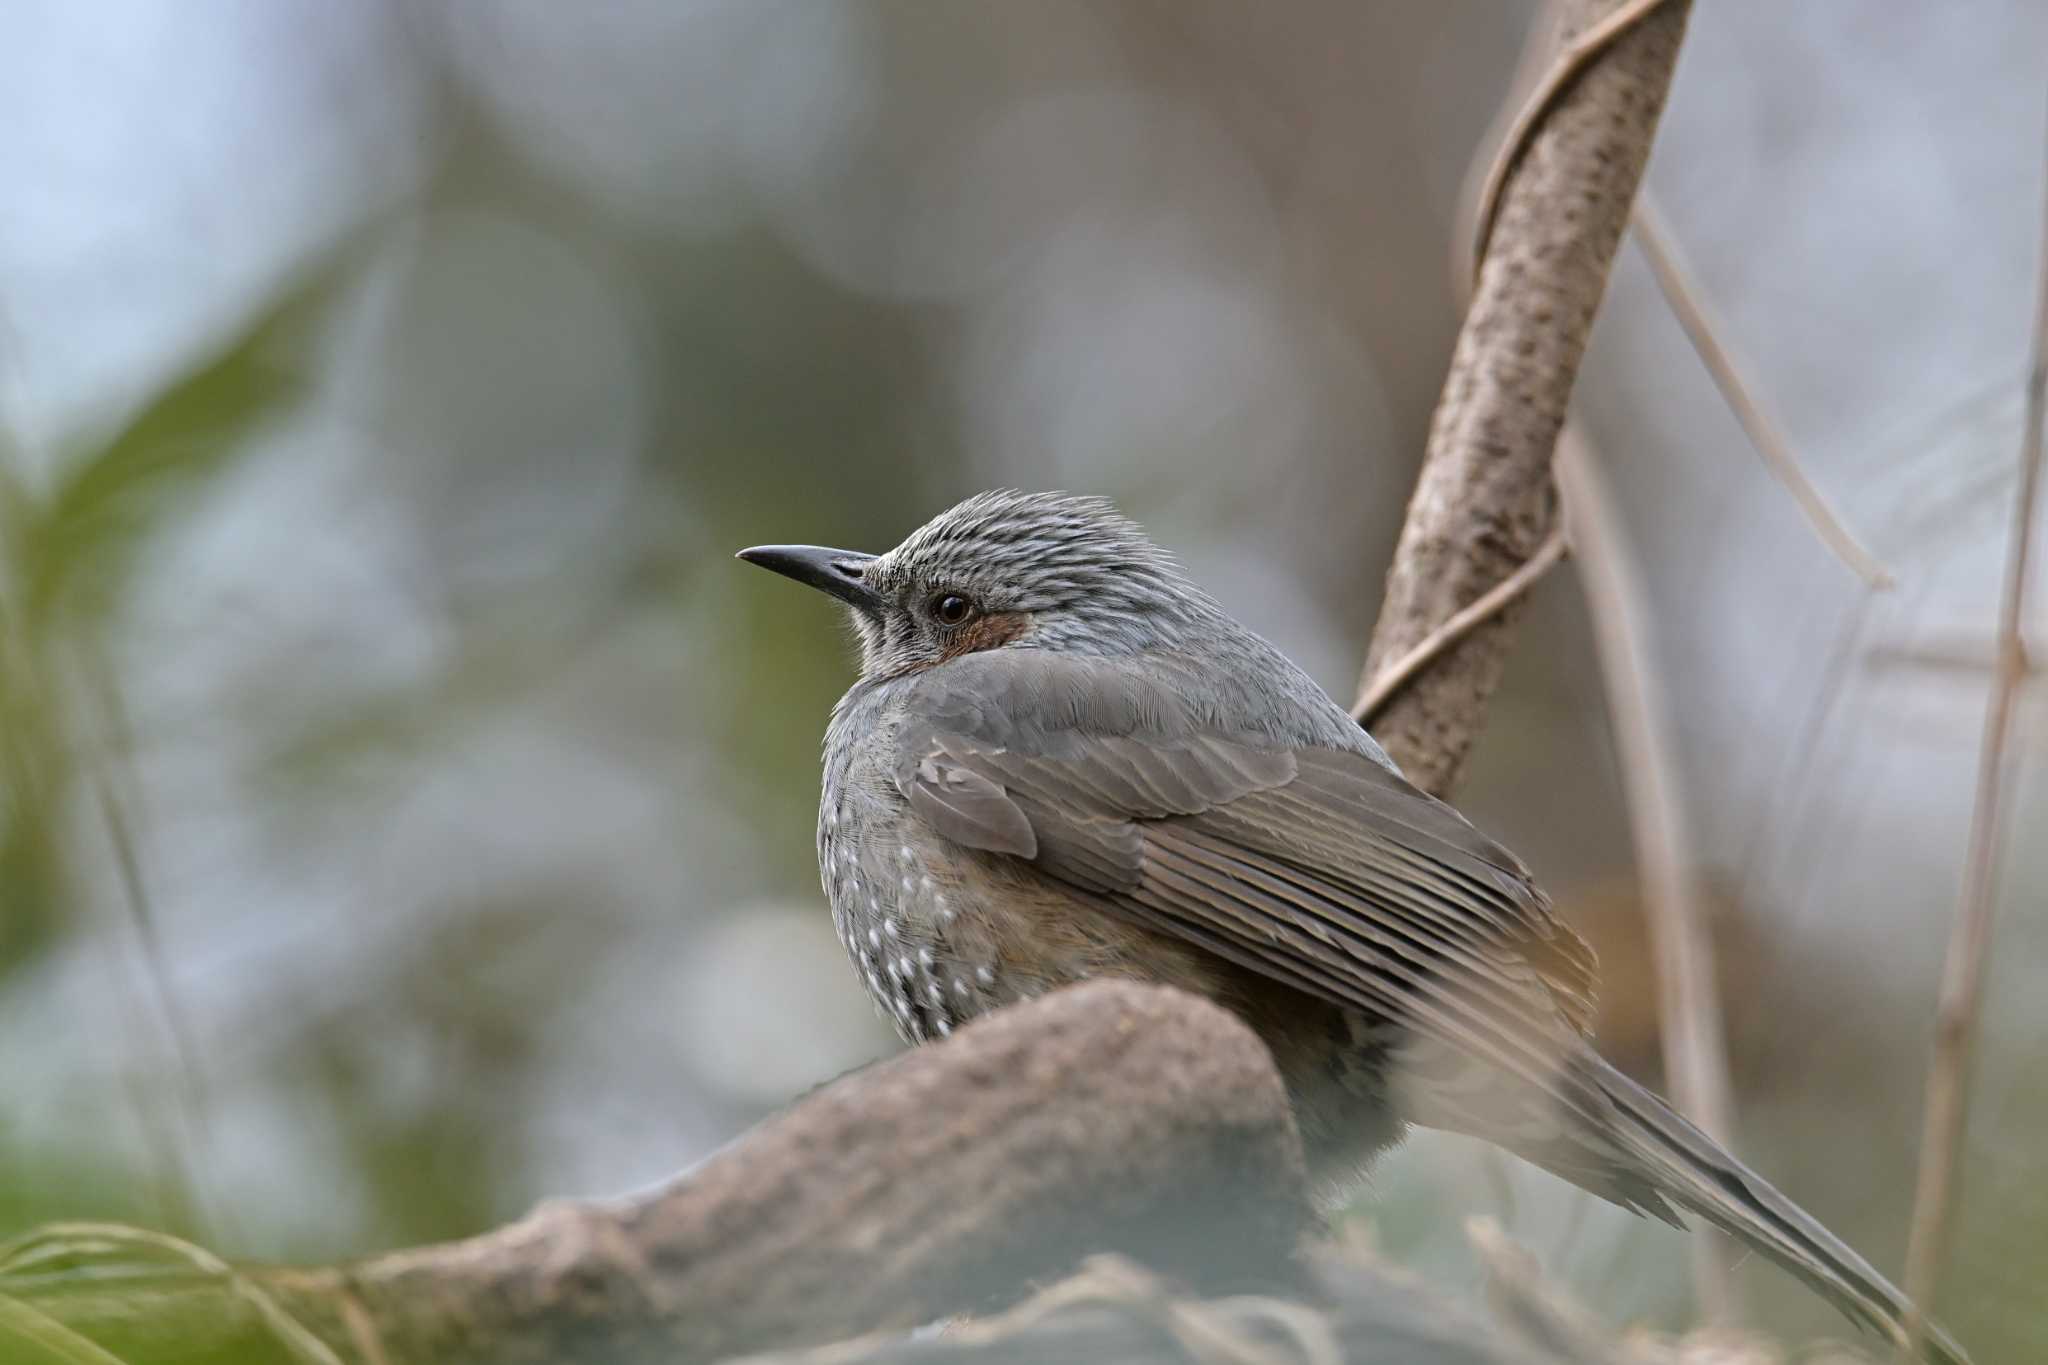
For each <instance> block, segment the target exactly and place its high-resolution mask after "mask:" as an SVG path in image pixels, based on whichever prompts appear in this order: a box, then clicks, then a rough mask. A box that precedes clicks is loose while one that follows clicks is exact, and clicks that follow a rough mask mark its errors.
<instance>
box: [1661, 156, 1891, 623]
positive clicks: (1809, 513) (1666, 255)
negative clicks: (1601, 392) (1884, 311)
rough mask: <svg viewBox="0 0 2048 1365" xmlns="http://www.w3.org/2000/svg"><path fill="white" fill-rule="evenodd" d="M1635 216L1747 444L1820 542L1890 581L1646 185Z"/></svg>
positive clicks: (1668, 297) (1855, 566)
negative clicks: (1740, 353)
mask: <svg viewBox="0 0 2048 1365" xmlns="http://www.w3.org/2000/svg"><path fill="white" fill-rule="evenodd" d="M1633 221H1634V226H1635V232H1636V245H1637V246H1639V247H1641V248H1642V250H1643V259H1645V260H1646V261H1648V262H1649V263H1650V273H1651V274H1652V275H1654V276H1656V278H1657V288H1658V289H1659V290H1661V291H1662V292H1663V295H1664V301H1665V302H1666V303H1667V304H1669V305H1670V306H1671V312H1672V314H1673V315H1674V316H1675V317H1677V319H1678V325H1679V326H1680V327H1682V328H1684V329H1685V335H1686V339H1687V340H1689V341H1691V342H1692V348H1693V351H1694V352H1695V353H1696V354H1697V355H1698V356H1699V358H1700V363H1702V364H1703V365H1705V366H1706V367H1707V373H1708V374H1710V375H1712V376H1713V379H1714V387H1716V388H1718V389H1719V390H1720V391H1721V397H1722V399H1723V400H1724V401H1725V402H1726V403H1727V404H1728V408H1729V411H1731V412H1733V413H1734V414H1735V420H1736V421H1737V422H1739V423H1741V425H1742V430H1743V432H1744V434H1746V435H1747V436H1748V437H1749V441H1750V444H1751V445H1753V446H1755V447H1756V453H1757V454H1758V455H1760V456H1762V457H1763V461H1764V465H1765V466H1766V467H1767V468H1768V469H1769V470H1770V471H1771V473H1772V474H1774V475H1776V476H1777V479H1778V482H1779V483H1781V484H1783V485H1784V486H1785V490H1786V491H1787V492H1789V493H1790V494H1791V495H1792V500H1793V501H1794V502H1796V503H1798V504H1799V510H1800V511H1801V512H1803V513H1805V514H1806V521H1807V524H1808V525H1809V526H1811V527H1812V528H1813V533H1814V534H1815V535H1817V536H1819V537H1820V539H1821V543H1822V544H1824V545H1826V546H1827V547H1828V548H1829V549H1830V550H1832V551H1834V553H1835V557H1836V558H1838V559H1840V560H1841V561H1842V562H1843V563H1844V564H1846V565H1848V566H1849V569H1850V571H1851V572H1852V573H1854V574H1855V575H1856V576H1857V577H1859V578H1861V579H1862V580H1863V582H1864V585H1865V586H1866V587H1870V588H1889V587H1891V586H1892V576H1891V573H1890V571H1888V570H1887V569H1886V568H1885V567H1884V565H1883V564H1882V563H1880V562H1879V561H1878V558H1877V556H1876V555H1874V554H1872V553H1871V552H1870V551H1869V550H1868V549H1866V548H1865V547H1864V545H1863V543H1862V542H1861V541H1859V540H1858V539H1857V538H1856V536H1855V534H1854V533H1853V532H1851V531H1850V530H1849V528H1848V527H1846V526H1844V525H1843V524H1842V519H1841V517H1840V516H1839V515H1838V514H1837V513H1836V512H1835V509H1834V508H1833V507H1832V506H1831V505H1830V504H1829V503H1828V500H1827V498H1826V497H1825V496H1823V495H1822V493H1821V491H1820V490H1819V489H1818V488H1816V487H1814V484H1813V480H1811V479H1809V478H1807V477H1806V471H1805V470H1804V469H1803V468H1801V467H1800V464H1799V457H1798V455H1796V454H1795V453H1793V450H1792V443H1791V442H1790V441H1788V440H1786V439H1785V434H1784V430H1783V429H1782V428H1781V427H1780V426H1779V425H1778V423H1777V422H1776V421H1774V420H1773V419H1772V418H1771V416H1770V414H1769V413H1767V412H1765V411H1764V407H1763V404H1762V402H1761V401H1760V400H1759V399H1758V398H1757V397H1756V389H1755V386H1754V385H1752V384H1750V382H1749V381H1748V380H1747V379H1746V378H1745V377H1744V376H1743V372H1742V366H1741V363H1740V362H1739V361H1738V360H1737V359H1736V357H1735V354H1734V352H1733V351H1732V350H1730V348H1729V347H1728V345H1727V344H1726V343H1725V342H1723V341H1722V340H1721V337H1722V335H1723V334H1724V333H1725V332H1726V328H1724V327H1722V326H1721V324H1720V322H1719V320H1718V319H1716V318H1715V317H1714V316H1713V314H1712V313H1711V312H1710V311H1709V310H1708V307H1707V303H1706V301H1705V299H1704V298H1703V297H1702V296H1701V294H1700V291H1699V289H1698V287H1697V286H1696V285H1695V284H1694V283H1693V279H1692V273H1691V272H1690V271H1689V270H1687V269H1686V265H1685V258H1684V256H1683V255H1681V254H1680V253H1679V250H1678V243H1677V241H1676V240H1674V239H1673V237H1672V235H1671V229H1670V228H1669V227H1668V226H1667V225H1666V224H1665V222H1664V215H1663V214H1662V213H1660V212H1659V211H1658V209H1657V201H1656V200H1655V199H1654V198H1652V197H1651V195H1650V193H1649V191H1648V190H1645V191H1644V192H1643V193H1642V195H1641V196H1640V197H1639V198H1637V200H1636V207H1635V216H1634V220H1633Z"/></svg>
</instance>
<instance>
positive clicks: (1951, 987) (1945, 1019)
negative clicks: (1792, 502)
mask: <svg viewBox="0 0 2048 1365" xmlns="http://www.w3.org/2000/svg"><path fill="white" fill-rule="evenodd" d="M2036 270H2037V272H2038V274H2039V276H2040V278H2039V281H2038V283H2037V286H2036V287H2037V289H2038V290H2039V296H2038V298H2037V300H2036V304H2035V316H2034V340H2033V360H2032V365H2031V367H2030V368H2029V370H2028V372H2027V415H2026V423H2025V426H2024V428H2023V429H2022V432H2021V436H2020V477H2019V492H2018V495H2017V497H2016V498H2015V499H2014V501H2013V510H2012V540H2011V543H2010V544H2009V545H2008V546H2007V547H2006V561H2005V584H2004V587H2003V589H2002V591H2001V596H2000V600H1999V611H1998V661H1997V665H1996V668H1995V670H1994V672H1993V675H1992V679H1991V698H1990V701H1989V702H1988V703H1987V704H1986V706H1985V708H1984V737H1983V742H1982V745H1981V746H1980V748H1979V750H1978V754H1977V790H1976V796H1975V801H1974V808H1973V810H1972V812H1971V815H1970V839H1969V847H1968V852H1967V853H1966V854H1965V857H1964V862H1963V885H1962V890H1961V893H1960V895H1959V897H1958V900H1957V904H1956V918H1955V924H1954V926H1953V927H1952V929H1951V930H1950V934H1949V941H1948V961H1947V964H1946V965H1945V966H1944V967H1943V969H1942V979H1941V1003H1940V1005H1939V1006H1938V1007H1937V1014H1936V1017H1935V1025H1934V1062H1933V1065H1932V1067H1931V1068H1930V1070H1929V1072H1928V1076H1927V1118H1926V1126H1925V1128H1924V1129H1923V1130H1922V1133H1921V1138H1920V1175H1919V1180H1918V1182H1917V1185H1916V1188H1915V1190H1914V1193H1913V1225H1912V1232H1911V1234H1910V1236H1909V1237H1908V1239H1907V1242H1906V1297H1907V1298H1908V1299H1909V1300H1910V1301H1911V1303H1910V1307H1909V1310H1908V1313H1907V1318H1906V1336H1907V1344H1906V1346H1905V1348H1904V1353H1903V1355H1902V1358H1909V1357H1911V1356H1912V1355H1914V1354H1917V1352H1918V1350H1919V1347H1920V1344H1921V1342H1922V1340H1923V1339H1924V1338H1925V1335H1926V1329H1927V1317H1926V1310H1927V1308H1928V1306H1929V1305H1930V1304H1931V1302H1932V1301H1933V1298H1934V1292H1935V1288H1936V1285H1937V1283H1938V1281H1939V1280H1940V1277H1941V1263H1942V1259H1943V1257H1944V1256H1945V1255H1946V1253H1947V1249H1948V1235H1949V1223H1950V1212H1951V1206H1952V1204H1953V1202H1954V1196H1955V1177H1956V1156H1957V1153H1958V1151H1959V1150H1960V1148H1961V1147H1962V1141H1963V1124H1964V1118H1965V1109H1966V1107H1967V1102H1968V1098H1969V1086H1970V1056H1971V1051H1972V1049H1973V1048H1974V1047H1975V1046H1976V1042H1977V1023H1978V1018H1979V1015H1980V1014H1981V1012H1982V1006H1983V996H1984V962H1985V959H1986V957H1987V956H1988V955H1989V953H1990V950H1991V914H1992V909H1993V905H1994V902H1995V900H1996V895H1997V889H1998V862H1999V845H2000V843H2001V842H2002V836H2003V833H2004V822H2003V818H2002V817H2003V810H2002V806H2003V800H2004V796H2005V788H2006V780H2007V769H2008V764H2007V762H2006V758H2007V748H2008V738H2009V732H2010V730H2011V728H2012V713H2013V702H2014V699H2015V698H2016V697H2017V695H2018V693H2019V688H2020V683H2021V680H2022V679H2024V678H2025V677H2026V673H2027V660H2026V653H2025V650H2024V649H2023V647H2022V646H2021V642H2020V623H2021V621H2022V620H2024V619H2025V613H2026V596H2027V564H2028V557H2029V550H2030V547H2031V545H2032V542H2033V538H2034V513H2035V503H2036V502H2037V501H2038V500H2039V494H2040V488H2041V450H2042V426H2043V423H2044V420H2048V411H2044V409H2048V220H2044V225H2043V237H2042V247H2041V259H2040V262H2039V263H2038V264H2037V266H2036Z"/></svg>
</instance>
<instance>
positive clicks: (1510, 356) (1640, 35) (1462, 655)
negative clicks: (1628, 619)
mask: <svg viewBox="0 0 2048 1365" xmlns="http://www.w3.org/2000/svg"><path fill="white" fill-rule="evenodd" d="M1618 8H1620V6H1617V5H1616V4H1615V3H1614V2H1613V0H1576V3H1574V4H1573V5H1572V7H1571V11H1570V14H1569V16H1568V19H1567V28H1566V31H1567V33H1568V34H1575V33H1579V32H1582V31H1584V30H1586V29H1587V28H1589V27H1590V26H1592V25H1594V24H1596V23H1597V22H1599V21H1600V20H1601V19H1603V18H1605V17H1606V16H1607V15H1608V14H1609V13H1611V12H1612V11H1614V10H1616V9H1618ZM1689 9H1690V4H1689V0H1667V2H1666V3H1664V4H1662V5H1660V6H1658V7H1657V8H1656V9H1655V10H1654V11H1653V12H1651V13H1649V14H1647V15H1646V17H1644V18H1643V19H1642V20H1641V21H1640V22H1638V23H1636V24H1635V25H1633V26H1632V27H1631V28H1629V29H1628V30H1627V31H1626V32H1624V33H1622V34H1621V36H1619V37H1618V38H1616V39H1615V41H1614V42H1613V44H1612V45H1611V46H1609V47H1608V48H1606V49H1605V50H1604V51H1603V52H1601V53H1600V54H1599V55H1598V56H1596V57H1593V58H1592V59H1591V60H1590V62H1589V63H1588V65H1587V66H1586V67H1585V69H1584V70H1583V71H1582V72H1581V73H1580V74H1579V75H1578V76H1577V77H1576V78H1575V79H1574V80H1573V81H1572V83H1571V84H1570V85H1569V86H1568V87H1566V88H1565V89H1564V90H1563V91H1562V92H1561V93H1560V94H1559V95H1558V96H1557V97H1556V98H1555V99H1554V100H1553V102H1552V103H1551V106H1550V108H1549V109H1548V112H1547V113H1546V114H1545V116H1544V117H1543V118H1542V120H1541V122H1540V124H1539V125H1538V126H1537V128H1536V131H1535V132H1534V133H1533V135H1531V136H1530V138H1529V139H1528V142H1527V145H1526V150H1524V151H1523V152H1522V153H1521V157H1520V161H1519V163H1518V164H1517V166H1516V168H1515V169H1514V171H1513V172H1512V173H1511V174H1510V175H1509V176H1508V178H1507V179H1506V181H1505V182H1504V184H1503V187H1502V189H1501V191H1500V194H1499V197H1498V200H1497V208H1496V210H1495V211H1494V213H1493V214H1492V217H1491V229H1490V234H1489V237H1488V240H1487V246H1486V252H1485V256H1484V259H1483V261H1482V263H1481V266H1480V269H1479V278H1478V282H1477V284H1476V286H1475V288H1474V290H1473V294H1472V301H1471V305H1470V308H1469V309H1468V311H1467V312H1466V315H1465V324H1464V327H1463V329H1462V330H1461V331H1460V332H1459V334H1458V342H1457V346H1456V348H1455V349H1454V350H1453V352H1452V355H1451V369H1450V375H1449V377H1448V378H1447V379H1446V380H1445V383H1444V392H1443V397H1442V399H1441V400H1440V401H1439V403H1438V405H1437V410H1436V416H1435V419H1434V420H1433V422H1432V424H1431V427H1430V435H1429V449H1428V451H1427V453H1426V454H1425V455H1424V457H1423V465H1422V474H1421V477H1420V479H1419V481H1418V482H1417V485H1416V489H1415V496H1414V498H1413V500H1412V501H1411V502H1410V503H1409V506H1408V517H1407V521H1406V523H1405V525H1404V526H1403V527H1402V530H1401V540H1400V544H1399V546H1398V547H1397V549H1396V550H1395V552H1394V564H1393V568H1392V569H1391V571H1390V572H1389V574H1388V577H1387V592H1386V599H1385V601H1384V602H1383V603H1382V605H1381V607H1380V617H1379V624H1378V627H1377V628H1376V629H1375V631H1374V633H1373V640H1372V648H1371V650H1370V652H1369V654H1368V656H1367V659H1366V666H1365V672H1364V676H1363V680H1362V682H1361V684H1360V691H1361V693H1363V692H1365V691H1367V690H1368V689H1370V687H1371V683H1372V680H1373V679H1374V678H1375V677H1377V676H1378V674H1379V672H1380V670H1381V669H1383V668H1385V667H1386V666H1387V665H1388V664H1389V663H1390V662H1391V661H1393V660H1395V659H1398V658H1400V657H1401V656H1402V655H1404V654H1406V653H1407V652H1408V651H1409V650H1410V649H1412V648H1414V647H1415V646H1416V645H1417V644H1418V643H1420V642H1421V641H1422V640H1423V639H1424V637H1426V636H1427V635H1429V633H1430V632H1431V631H1432V630H1433V629H1434V628H1435V627H1436V626H1437V625H1438V624H1439V623H1440V622H1443V621H1445V620H1448V619H1449V618H1450V617H1451V616H1452V615H1454V614H1455V613H1456V612H1458V611H1459V610H1460V609H1462V608H1464V607H1466V606H1467V605H1469V604H1471V603H1472V602H1474V601H1476V600H1477V599H1478V598H1479V597H1481V596H1482V595H1483V594H1485V593H1486V592H1487V591H1488V590H1489V589H1491V588H1492V587H1493V586H1494V585H1495V584H1497V583H1499V582H1501V581H1502V580H1503V579H1505V578H1507V577H1508V576H1509V575H1510V574H1512V573H1513V572H1514V571H1515V569H1516V568H1517V567H1518V566H1520V565H1521V564H1522V563H1523V562H1525V561H1526V560H1527V559H1528V558H1529V557H1530V556H1531V555H1533V554H1534V553H1535V552H1536V550H1537V548H1538V547H1539V546H1540V545H1541V544H1542V543H1543V541H1544V537H1545V535H1546V534H1547V533H1548V531H1549V529H1550V525H1551V521H1552V518H1553V517H1554V516H1555V515H1556V509H1555V508H1554V506H1553V505H1552V503H1553V499H1552V497H1551V493H1550V458H1551V451H1552V449H1553V447H1554V446H1555V445H1556V443H1557V435H1558V432H1559V430H1560V429H1561V428H1562V427H1563V425H1564V415H1565V407H1566V404H1567V403H1568V401H1569V400H1570V398H1571V391H1572V383H1573V380H1574V379H1575V378H1576V377H1577V375H1578V371H1579V363H1580V361H1581V360H1582V359H1583V358H1584V356H1585V351H1586V340H1587V338H1588V336H1589V335H1590V334H1591V332H1592V328H1593V315H1594V313H1595V312H1596V311H1598V309H1599V306H1600V298H1601V295H1602V294H1603V293H1604V292H1605V290H1606V286H1607V274H1608V270H1609V268H1610V267H1611V266H1612V264H1613V262H1614V256H1615V252H1616V250H1617V249H1618V248H1619V246H1620V243H1621V234H1622V230H1623V229H1624V228H1625V227H1626V226H1627V223H1628V217H1629V207H1630V204H1631V202H1632V201H1633V200H1634V198H1635V192H1636V186H1637V184H1638V183H1639V182H1640V181H1641V179H1642V174H1643V166H1644V163H1645V162H1647V161H1648V159H1649V155H1650V143H1651V139H1652V138H1653V136H1654V135H1655V133H1656V129H1657V119H1658V116H1659V115H1660V113H1661V112H1662V110H1663V107H1664V97H1665V94H1666V92H1667V91H1668V90H1669V88H1670V84H1671V72H1672V68H1673V66H1674V65H1675V64H1676V62H1677V60H1678V45H1679V40H1680V38H1681V37H1682V36H1683V34H1684V31H1685V20H1686V15H1687V13H1688V11H1689ZM1513 614H1514V608H1513V607H1512V606H1510V607H1508V608H1506V609H1504V610H1503V612H1502V613H1501V615H1500V616H1498V617H1496V618H1495V619H1494V620H1492V621H1490V622H1488V623H1486V624H1484V625H1481V626H1479V627H1478V628H1477V629H1475V630H1473V631H1472V632H1471V633H1470V634H1468V635H1467V636H1465V638H1464V639H1463V640H1461V641H1460V642H1459V643H1458V645H1457V646H1456V647H1455V648H1453V649H1450V650H1447V651H1445V653H1444V654H1443V655H1442V656H1441V657H1439V658H1438V659H1436V660H1435V661H1434V662H1433V663H1432V664H1431V665H1430V666H1429V667H1428V668H1426V669H1424V670H1422V671H1421V672H1420V673H1418V674H1417V675H1416V676H1415V678H1414V679H1413V680H1412V681H1411V682H1410V683H1409V685H1408V686H1407V687H1406V688H1405V689H1403V690H1401V691H1400V692H1398V693H1396V694H1395V695H1394V696H1393V697H1392V698H1391V699H1390V700H1389V701H1388V702H1387V704H1386V706H1385V708H1384V709H1383V710H1382V711H1381V713H1380V716H1379V721H1378V724H1377V725H1376V726H1375V727H1374V732H1375V734H1376V735H1377V736H1378V738H1379V740H1380V742H1381V743H1382V744H1384V745H1385V746H1386V748H1387V750H1388V752H1389V753H1391V754H1393V756H1394V757H1395V759H1396V760H1397V761H1398V762H1399V763H1400V764H1401V765H1402V767H1403V768H1404V769H1406V770H1407V772H1408V775H1409V776H1410V777H1411V778H1412V779H1413V780H1414V781H1415V782H1416V783H1417V784H1418V785H1420V786H1422V787H1423V788H1425V789H1427V790H1429V791H1432V792H1436V793H1438V794H1442V793H1444V792H1447V791H1448V790H1450V788H1452V787H1453V786H1455V785H1456V783H1457V780H1458V777H1459V775H1460V774H1461V772H1462V770H1463V768H1464V763H1465V756H1466V753H1467V751H1468V750H1469V749H1470V747H1471V744H1472V740H1473V738H1474V737H1475V736H1476V735H1477V734H1478V731H1479V726H1480V724H1481V722H1482V720H1483V718H1484V715H1485V710H1486V702H1487V699H1488V697H1490V696H1491V695H1492V693H1493V689H1494V688H1495V687H1496V686H1497V685H1498V684H1499V682H1500V674H1501V669H1502V666H1503V663H1504V662H1505V659H1506V652H1507V629H1508V625H1509V622H1510V621H1511V620H1512V617H1513Z"/></svg>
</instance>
